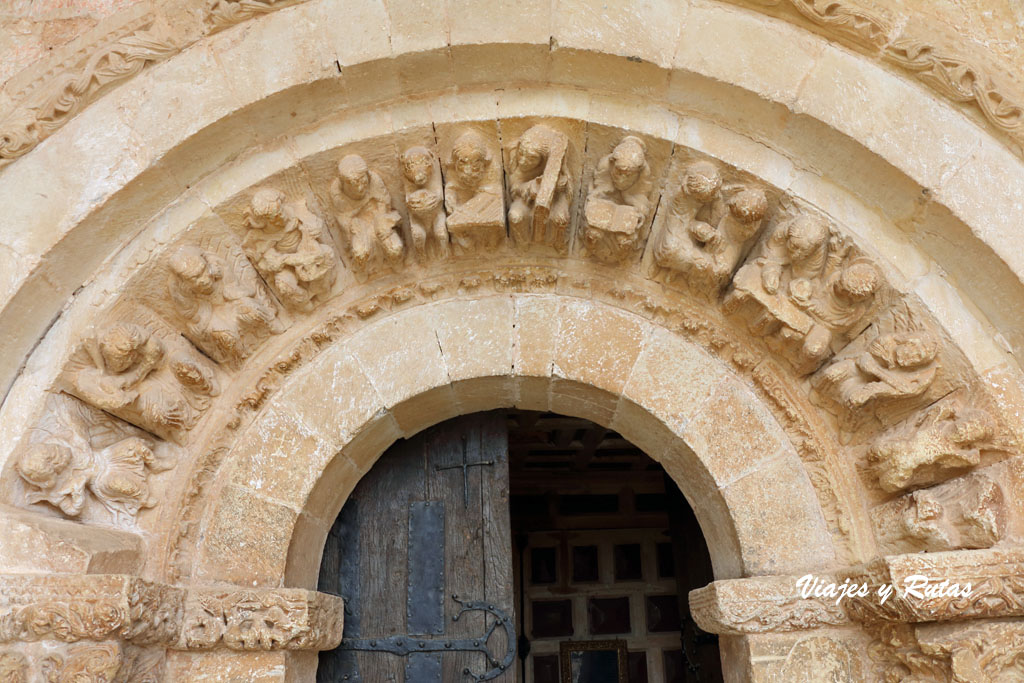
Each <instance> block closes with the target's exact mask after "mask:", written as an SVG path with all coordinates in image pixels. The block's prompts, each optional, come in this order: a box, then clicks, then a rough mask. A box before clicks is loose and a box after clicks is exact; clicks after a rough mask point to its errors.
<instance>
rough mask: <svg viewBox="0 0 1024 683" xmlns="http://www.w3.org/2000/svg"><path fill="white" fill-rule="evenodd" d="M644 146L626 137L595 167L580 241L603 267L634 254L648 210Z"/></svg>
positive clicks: (648, 171) (648, 174) (649, 183)
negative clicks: (582, 240) (601, 262)
mask: <svg viewBox="0 0 1024 683" xmlns="http://www.w3.org/2000/svg"><path fill="white" fill-rule="evenodd" d="M651 186H652V181H651V167H650V165H649V164H648V163H647V145H645V144H644V141H643V140H641V139H640V138H638V137H636V136H635V135H627V136H626V137H625V138H623V139H622V141H621V142H620V143H619V144H618V145H616V146H615V149H613V150H612V151H611V153H610V154H607V155H605V156H604V157H603V158H602V159H601V160H600V161H599V162H598V164H597V169H596V170H595V171H594V178H593V179H592V180H591V182H590V189H589V191H588V193H587V204H586V208H585V210H584V214H585V218H586V223H587V226H586V229H585V230H584V234H583V239H584V242H585V244H586V248H587V253H588V254H590V255H591V256H593V257H594V258H596V259H598V260H599V261H603V262H605V263H616V262H621V261H623V260H624V259H626V258H628V257H629V256H630V255H631V254H633V253H635V252H636V249H637V246H638V244H639V242H640V237H641V234H640V229H641V228H642V227H643V224H644V221H646V220H647V214H648V212H649V211H650V208H651V201H650V192H651Z"/></svg>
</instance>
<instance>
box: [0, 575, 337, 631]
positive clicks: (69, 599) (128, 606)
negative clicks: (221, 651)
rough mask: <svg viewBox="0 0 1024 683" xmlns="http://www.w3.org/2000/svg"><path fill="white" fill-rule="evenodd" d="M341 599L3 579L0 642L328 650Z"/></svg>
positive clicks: (134, 582) (107, 578)
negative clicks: (106, 643) (120, 643)
mask: <svg viewBox="0 0 1024 683" xmlns="http://www.w3.org/2000/svg"><path fill="white" fill-rule="evenodd" d="M343 618H344V608H343V604H342V600H341V598H338V597H336V596H333V595H327V594H324V593H316V592H314V591H308V590H305V589H301V588H280V589H252V590H248V589H238V588H206V587H201V588H183V587H179V586H170V585H167V584H162V583H157V582H153V581H147V580H145V579H141V578H139V577H134V576H123V575H109V574H108V575H103V574H92V575H89V574H85V575H70V574H65V575H59V574H50V575H24V574H18V575H15V574H8V575H0V643H18V642H36V641H44V640H45V641H59V642H63V643H76V642H79V641H108V640H115V641H120V642H123V643H131V644H132V645H136V646H160V647H165V648H171V649H181V650H209V649H214V648H226V649H231V650H325V649H331V648H333V647H336V646H337V644H338V643H339V642H340V641H341V633H342V626H343Z"/></svg>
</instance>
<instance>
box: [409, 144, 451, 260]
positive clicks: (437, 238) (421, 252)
mask: <svg viewBox="0 0 1024 683" xmlns="http://www.w3.org/2000/svg"><path fill="white" fill-rule="evenodd" d="M401 162H402V184H403V186H404V189H405V207H406V209H407V210H408V212H409V231H410V234H411V236H412V247H413V253H414V255H415V256H416V259H417V260H419V261H424V260H425V259H426V258H427V257H428V256H429V257H431V258H443V257H445V256H447V255H448V251H449V247H448V227H447V225H446V224H445V212H444V207H443V204H444V191H443V190H442V188H441V167H440V165H439V164H438V161H437V157H435V156H434V153H433V152H431V151H430V150H429V149H427V148H426V147H424V146H422V145H414V146H413V147H410V148H409V149H407V150H405V152H403V153H402V159H401Z"/></svg>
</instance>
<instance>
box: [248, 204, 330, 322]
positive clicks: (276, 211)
mask: <svg viewBox="0 0 1024 683" xmlns="http://www.w3.org/2000/svg"><path fill="white" fill-rule="evenodd" d="M244 223H245V228H246V234H245V241H244V246H245V250H246V253H247V254H248V255H249V258H250V259H251V260H252V262H253V263H254V264H255V265H256V269H257V270H258V271H259V272H260V273H261V274H262V275H263V278H264V279H265V280H266V281H267V283H269V285H270V287H271V288H272V289H273V290H274V293H275V294H277V296H278V298H280V300H281V302H282V303H283V304H284V305H285V306H286V307H287V308H290V309H293V310H297V311H302V312H307V313H308V312H309V311H311V310H313V308H314V307H315V306H316V305H317V304H318V303H321V302H322V301H324V300H325V299H326V298H327V297H328V295H329V294H330V291H331V287H332V286H333V285H334V280H335V278H336V277H337V256H336V255H335V253H334V249H333V247H331V245H330V242H329V239H330V238H329V237H328V235H327V230H326V228H325V226H324V222H323V221H322V220H321V219H320V218H319V217H318V216H316V215H315V214H314V213H313V212H312V211H310V210H309V209H308V208H307V207H306V205H305V203H304V202H302V201H294V202H289V201H287V200H286V198H285V196H284V193H283V192H281V191H279V190H276V189H273V188H262V189H259V190H257V191H256V192H255V193H254V194H253V196H252V201H251V203H250V206H249V208H248V210H247V211H246V213H245V219H244Z"/></svg>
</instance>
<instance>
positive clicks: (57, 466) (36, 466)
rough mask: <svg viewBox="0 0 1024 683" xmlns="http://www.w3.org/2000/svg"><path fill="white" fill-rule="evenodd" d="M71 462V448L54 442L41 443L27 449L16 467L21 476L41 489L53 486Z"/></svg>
mask: <svg viewBox="0 0 1024 683" xmlns="http://www.w3.org/2000/svg"><path fill="white" fill-rule="evenodd" d="M70 463H71V449H70V448H68V447H67V446H62V445H60V444H52V443H41V444H37V445H35V446H33V447H32V448H30V449H28V450H27V451H25V453H24V454H22V456H21V458H19V459H18V462H16V463H15V465H14V469H15V470H17V472H18V474H19V475H21V478H22V479H24V480H25V481H27V482H28V483H30V484H32V485H33V486H37V487H39V488H41V489H48V488H52V487H53V486H54V485H55V484H56V483H57V477H58V476H60V474H61V473H62V472H63V471H64V470H66V469H67V467H68V465H69V464H70Z"/></svg>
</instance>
